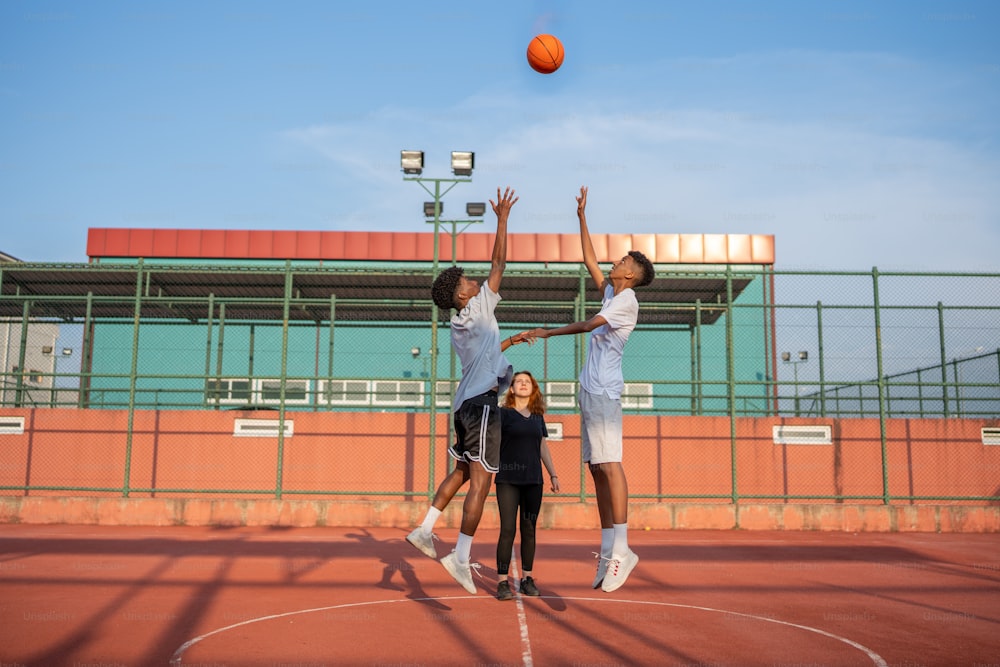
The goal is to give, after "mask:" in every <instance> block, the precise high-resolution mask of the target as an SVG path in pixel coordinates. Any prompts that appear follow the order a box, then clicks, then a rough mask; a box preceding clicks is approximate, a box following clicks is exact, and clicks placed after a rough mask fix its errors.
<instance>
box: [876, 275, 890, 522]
mask: <svg viewBox="0 0 1000 667" xmlns="http://www.w3.org/2000/svg"><path fill="white" fill-rule="evenodd" d="M872 296H873V301H874V306H875V365H876V367H877V372H878V431H879V441H880V442H881V447H882V503H883V504H885V505H888V504H889V466H888V461H887V460H886V459H887V452H886V442H885V440H886V438H885V420H886V410H885V390H886V386H885V374H884V372H883V370H882V313H881V311H880V310H879V296H878V267H872Z"/></svg>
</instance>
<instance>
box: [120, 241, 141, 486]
mask: <svg viewBox="0 0 1000 667" xmlns="http://www.w3.org/2000/svg"><path fill="white" fill-rule="evenodd" d="M144 272H145V269H144V267H143V262H142V258H141V257H140V258H139V263H138V266H137V267H136V272H135V306H134V308H133V314H132V365H131V366H130V367H129V374H128V375H129V377H128V430H127V431H126V433H125V479H124V480H123V481H124V487H123V488H122V496H123V497H125V498H128V494H129V485H130V484H131V475H132V433H133V431H134V430H135V385H136V382H137V379H138V374H139V323H140V322H141V320H142V278H143V273H144Z"/></svg>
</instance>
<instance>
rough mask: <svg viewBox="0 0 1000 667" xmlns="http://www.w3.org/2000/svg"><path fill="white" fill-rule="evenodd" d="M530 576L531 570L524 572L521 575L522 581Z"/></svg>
mask: <svg viewBox="0 0 1000 667" xmlns="http://www.w3.org/2000/svg"><path fill="white" fill-rule="evenodd" d="M530 576H531V570H525V571H524V572H522V573H521V578H522V579H527V578H528V577H530Z"/></svg>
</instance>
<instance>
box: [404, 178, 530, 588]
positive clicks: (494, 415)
mask: <svg viewBox="0 0 1000 667" xmlns="http://www.w3.org/2000/svg"><path fill="white" fill-rule="evenodd" d="M517 199H518V198H517V197H516V196H515V195H514V191H513V190H511V189H510V188H509V187H508V188H507V189H506V190H504V192H503V193H502V194H501V193H500V189H499V188H497V202H496V203H494V202H493V200H492V199H491V200H490V205H492V207H493V212H494V213H496V216H497V231H496V238H495V240H494V242H493V256H492V265H491V267H490V274H489V276H488V277H487V278H486V281H485V282H484V283H483V284H482V285H480V284H479V283H477V282H476V281H474V280H470V279H469V278H467V277H466V276H465V274H464V272H463V270H462V268H461V267H459V266H452V267H449V268H447V269H445V270H444V271H442V272H441V273H440V274H439V275H438V276H437V278H435V279H434V285H433V286H432V288H431V296H432V298H433V300H434V303H435V304H437V306H438V307H439V308H441V309H442V310H443V311H444V312H449V311H450V310H451V309H452V308H454V309H455V310H456V311H457V312H456V314H455V315H454V316H453V317H452V318H451V345H452V348H453V349H454V350H455V353H456V354H457V355H458V358H459V360H460V361H461V364H462V379H461V380H460V381H459V383H458V387H457V389H456V390H455V403H454V406H453V410H454V415H453V416H454V420H455V443H454V444H452V445H451V446H450V447H449V448H448V454H450V455H451V457H452V458H454V459H456V461H457V463H456V464H455V469H454V470H453V471H452V472H451V473H449V474H448V476H447V477H445V478H444V480H442V482H441V484H440V485H439V486H438V489H437V493H435V494H434V500H433V501H432V502H431V506H430V508H428V510H427V514H426V515H425V517H424V520H423V522H422V523H421V525H419V526H417V527H416V528H415V529H414V530H413V531H412V532H411V533H410V534H409V535H407V537H406V540H407V541H408V542H409V543H410V544H412V545H413V546H415V547H416V548H417V549H419V550H420V551H421V552H423V553H424V554H426V555H427V556H430V557H431V558H437V550H436V549H435V548H434V541H433V532H432V531H433V528H434V523H435V522H436V521H437V519H438V517H440V516H441V512H442V511H444V509H445V508H446V507H447V506H448V503H449V502H451V499H452V497H454V495H455V494H456V493H457V492H458V490H459V489H460V488H462V486H463V485H464V484H465V483H466V482H469V492H468V494H467V495H466V497H465V503H464V505H463V506H462V526H461V532H460V533H459V535H458V541H457V543H456V545H455V550H454V551H453V552H451V553H450V554H448V555H447V556H445V557H444V558H442V559H441V564H442V565H443V566H444V568H445V569H446V570H447V571H448V573H449V574H450V575H451V576H452V577H454V578H455V580H456V581H458V583H460V584H461V585H462V586H463V587H464V588H465V590H467V591H468V592H469V593H473V594H474V593H475V592H476V586H475V584H474V583H473V581H472V571H471V563H470V559H471V550H472V538H473V536H474V535H475V533H476V528H477V527H478V526H479V520H480V519H481V518H482V515H483V506H484V504H485V503H486V497H487V495H489V491H490V484H491V483H492V481H493V474H494V473H496V472H497V470H499V469H500V410H499V405H498V396H499V395H500V394H503V393H504V392H506V391H507V387H509V386H510V382H511V378H512V376H513V367H512V366H511V364H510V362H508V361H507V358H506V357H505V356H504V354H503V352H502V351H501V349H500V327H499V325H498V324H497V319H496V316H495V315H494V310H495V309H496V307H497V304H498V303H499V302H500V300H501V298H502V297H501V296H500V280H501V278H502V277H503V272H504V269H505V268H506V265H507V218H508V216H509V215H510V209H511V207H512V206H513V205H514V203H515V202H516V201H517ZM513 338H517V337H513ZM510 342H514V340H513V339H512V340H511V341H510ZM518 342H520V341H518Z"/></svg>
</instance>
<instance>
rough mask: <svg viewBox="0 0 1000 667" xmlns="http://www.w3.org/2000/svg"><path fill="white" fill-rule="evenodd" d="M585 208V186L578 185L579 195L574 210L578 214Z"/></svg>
mask: <svg viewBox="0 0 1000 667" xmlns="http://www.w3.org/2000/svg"><path fill="white" fill-rule="evenodd" d="M586 209H587V186H586V185H581V186H580V196H579V197H577V198H576V212H577V214H578V215H579V214H580V213H583V212H584V211H585V210H586Z"/></svg>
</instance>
